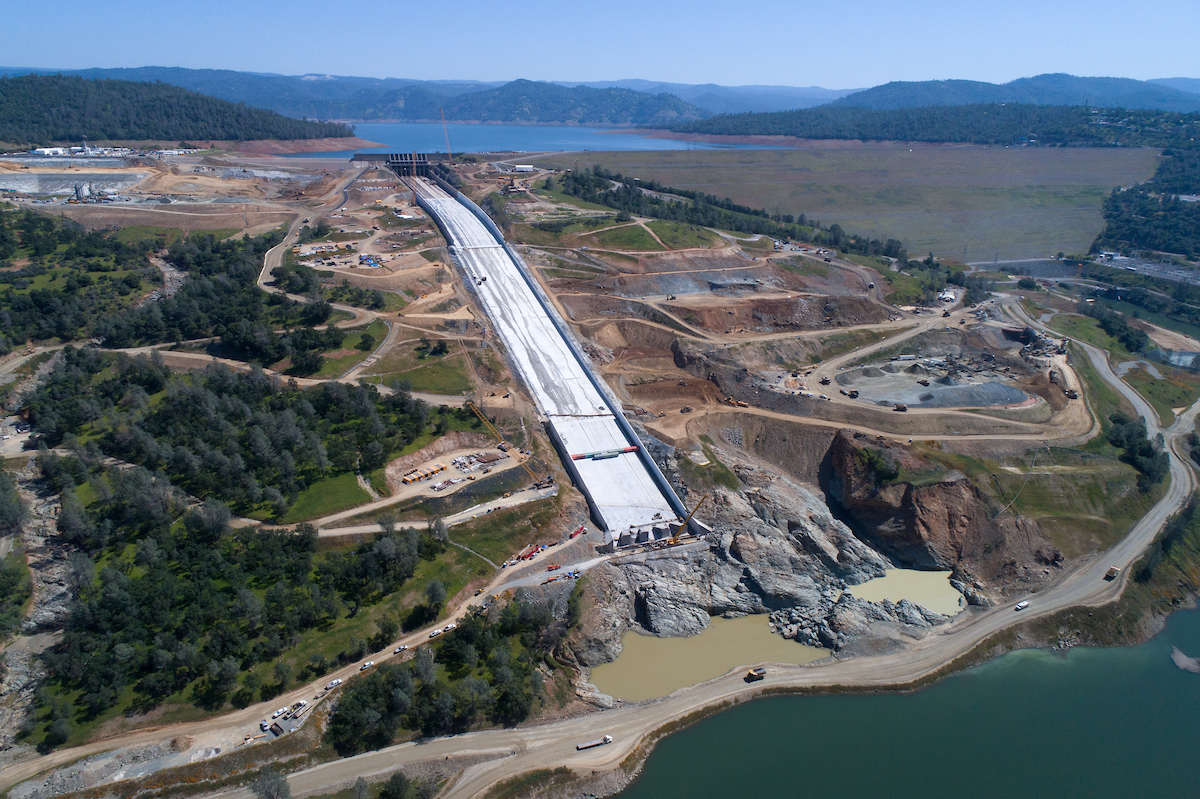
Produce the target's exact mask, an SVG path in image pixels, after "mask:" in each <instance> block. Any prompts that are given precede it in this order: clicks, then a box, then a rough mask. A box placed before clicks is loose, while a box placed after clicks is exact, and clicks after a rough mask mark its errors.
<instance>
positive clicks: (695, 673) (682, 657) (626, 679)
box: [589, 613, 829, 701]
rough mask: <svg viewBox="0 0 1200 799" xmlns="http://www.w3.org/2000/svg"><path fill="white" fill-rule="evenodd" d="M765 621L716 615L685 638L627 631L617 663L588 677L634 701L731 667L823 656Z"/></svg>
mask: <svg viewBox="0 0 1200 799" xmlns="http://www.w3.org/2000/svg"><path fill="white" fill-rule="evenodd" d="M769 621H770V620H769V619H768V618H767V615H766V614H765V613H763V614H759V615H755V616H743V617H742V618H740V619H722V618H720V617H716V618H713V619H711V620H709V624H708V626H707V627H705V628H704V631H703V632H701V633H700V634H699V635H693V636H692V637H690V638H658V637H656V636H653V635H641V634H639V633H634V632H627V633H625V636H624V637H623V638H622V639H621V646H622V649H621V654H620V655H618V656H617V659H616V660H614V661H613V662H611V663H603V664H601V665H599V666H597V667H596V668H594V669H592V673H591V677H590V678H589V679H590V680H591V683H592V685H595V686H596V687H597V688H599V689H600V690H601V691H603V692H604V693H606V694H609V695H610V696H616V697H619V698H621V699H627V700H630V701H640V700H642V699H657V698H658V697H660V696H666V695H667V694H669V693H671V692H672V691H674V690H675V689H676V688H683V687H686V686H688V685H695V684H696V683H701V682H704V681H705V680H711V679H713V678H714V677H720V676H721V675H722V674H725V673H727V672H728V671H729V670H730V669H733V668H735V667H737V666H749V665H753V664H755V663H811V662H812V661H814V660H817V659H819V658H822V657H824V656H825V655H827V654H829V653H828V652H827V651H826V650H824V649H818V648H817V647H815V646H805V645H804V644H798V643H796V642H795V641H789V640H788V639H786V638H783V637H782V636H779V635H776V634H775V633H773V632H771V629H770V627H769V626H768V624H769Z"/></svg>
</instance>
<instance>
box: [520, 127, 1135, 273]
mask: <svg viewBox="0 0 1200 799" xmlns="http://www.w3.org/2000/svg"><path fill="white" fill-rule="evenodd" d="M588 156H589V159H588V165H589V166H590V165H591V164H592V163H593V162H595V163H599V164H600V165H601V166H603V167H604V168H605V169H608V170H611V171H613V172H619V173H621V174H623V175H637V176H638V177H640V178H642V179H643V180H656V181H658V182H660V183H662V184H663V185H665V186H674V187H677V188H682V189H692V190H694V191H702V192H706V193H708V194H713V195H716V196H718V197H729V198H730V199H732V200H733V201H734V202H735V203H739V204H742V205H747V206H750V207H752V208H764V209H767V210H769V211H771V212H772V213H775V212H778V213H784V214H798V213H801V212H803V213H804V214H806V215H807V216H808V217H809V218H810V219H819V220H821V224H823V225H826V226H827V225H830V224H832V223H834V222H836V223H838V224H840V225H841V226H842V227H843V228H845V229H846V230H847V231H849V232H852V233H856V234H859V235H864V236H867V237H870V238H878V239H880V240H881V241H882V240H886V239H888V238H894V239H899V240H900V241H903V242H904V243H905V244H906V245H907V247H908V251H909V253H910V254H911V255H913V256H918V255H920V256H924V255H925V254H926V253H928V252H931V251H932V252H933V253H935V254H936V255H938V256H939V257H949V258H954V259H956V260H962V261H964V262H965V261H985V260H986V261H991V260H993V259H994V258H1000V259H1008V258H1040V257H1044V256H1045V254H1046V253H1050V252H1058V251H1059V250H1062V251H1064V252H1087V250H1088V248H1089V247H1090V246H1091V244H1092V241H1093V240H1095V238H1096V236H1097V234H1099V233H1100V231H1101V230H1102V229H1103V228H1104V220H1103V218H1102V216H1101V204H1102V203H1103V201H1104V198H1105V197H1106V196H1108V193H1109V192H1110V191H1111V190H1112V187H1113V186H1126V185H1130V184H1133V183H1138V182H1140V181H1143V180H1146V179H1147V178H1149V177H1150V176H1151V175H1152V174H1153V173H1154V169H1155V167H1156V166H1157V164H1158V153H1157V151H1156V150H1153V149H1150V148H1082V147H1072V148H1050V147H1027V148H1017V147H1013V148H994V147H956V148H936V147H925V148H914V149H913V150H912V151H910V150H909V148H907V147H904V148H895V149H882V148H878V147H872V146H854V147H847V148H846V149H844V150H798V149H781V150H727V151H726V150H721V151H704V152H703V153H699V154H698V152H697V151H687V150H677V151H643V152H597V153H589V154H588ZM533 160H534V161H535V162H536V163H539V164H543V165H546V166H556V167H563V168H572V167H573V166H574V164H573V160H574V157H573V156H554V155H550V156H545V157H542V158H535V159H533ZM583 165H584V164H583V160H582V159H580V166H581V167H582V166H583Z"/></svg>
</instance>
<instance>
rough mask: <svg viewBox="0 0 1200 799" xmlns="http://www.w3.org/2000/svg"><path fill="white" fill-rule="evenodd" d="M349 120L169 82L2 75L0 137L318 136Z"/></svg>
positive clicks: (340, 129)
mask: <svg viewBox="0 0 1200 799" xmlns="http://www.w3.org/2000/svg"><path fill="white" fill-rule="evenodd" d="M353 135H354V133H353V131H352V130H351V129H350V128H349V127H347V126H346V125H342V124H337V123H332V122H309V121H307V120H299V119H292V118H290V117H285V116H282V115H280V114H277V113H275V112H274V111H266V110H263V109H261V108H250V107H248V106H245V105H240V104H236V103H231V102H229V101H227V100H218V99H216V98H215V97H206V96H205V95H202V94H197V93H196V92H193V91H189V90H187V89H181V88H179V87H177V86H170V85H167V84H165V83H136V82H133V81H122V80H84V79H83V78H79V77H74V76H68V75H24V76H20V77H15V78H0V141H4V142H8V143H10V144H49V143H50V142H56V141H79V140H80V139H82V138H85V137H86V138H87V139H90V140H92V141H97V140H102V139H104V140H162V141H181V140H192V139H218V140H238V141H246V140H251V139H320V138H325V137H339V138H340V137H346V136H353Z"/></svg>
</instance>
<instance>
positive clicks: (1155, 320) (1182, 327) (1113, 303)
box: [1096, 297, 1200, 338]
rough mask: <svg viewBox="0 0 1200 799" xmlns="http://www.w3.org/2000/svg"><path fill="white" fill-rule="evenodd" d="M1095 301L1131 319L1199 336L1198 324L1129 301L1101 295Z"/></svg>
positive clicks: (1193, 336)
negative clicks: (1149, 309) (1110, 298)
mask: <svg viewBox="0 0 1200 799" xmlns="http://www.w3.org/2000/svg"><path fill="white" fill-rule="evenodd" d="M1096 302H1098V303H1101V304H1103V305H1106V306H1108V307H1109V308H1112V309H1113V310H1114V311H1120V312H1121V313H1123V314H1125V315H1126V316H1129V317H1131V318H1133V319H1142V320H1144V321H1147V322H1149V323H1150V324H1152V325H1158V326H1159V327H1161V328H1164V329H1166V330H1173V331H1175V332H1176V333H1182V334H1183V335H1185V336H1191V337H1192V338H1200V325H1193V324H1191V323H1189V322H1184V321H1182V320H1179V319H1174V318H1172V317H1170V316H1164V315H1163V314H1160V313H1157V312H1155V311H1148V310H1146V309H1145V308H1142V307H1141V306H1138V305H1134V304H1133V303H1131V302H1125V301H1123V300H1109V299H1105V298H1103V297H1097V298H1096Z"/></svg>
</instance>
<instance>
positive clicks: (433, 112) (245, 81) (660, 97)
mask: <svg viewBox="0 0 1200 799" xmlns="http://www.w3.org/2000/svg"><path fill="white" fill-rule="evenodd" d="M30 73H38V74H54V73H61V74H71V75H79V76H81V77H84V78H107V79H117V80H131V81H140V82H151V83H153V82H162V83H169V84H171V85H174V86H180V87H182V88H185V89H190V90H192V91H197V92H200V93H202V94H207V95H210V96H213V97H218V98H221V99H223V100H229V101H231V102H236V103H245V104H246V105H250V106H254V107H256V108H265V109H269V110H271V111H275V112H276V113H279V114H283V115H285V116H290V117H296V118H311V119H339V120H353V121H383V120H403V121H421V120H436V119H440V118H441V114H442V112H443V111H445V114H446V118H447V119H450V120H455V121H463V122H465V121H471V122H524V123H533V122H537V123H543V124H597V125H646V126H661V125H672V124H681V123H685V122H688V121H692V120H702V119H704V118H706V117H709V116H712V115H716V114H741V113H748V112H755V113H762V112H776V111H790V110H797V109H804V108H812V107H817V106H822V105H832V106H835V107H836V106H847V107H861V108H869V109H876V110H891V109H897V108H922V107H929V106H946V105H981V104H1001V103H1021V104H1025V105H1055V106H1071V105H1085V104H1087V105H1092V106H1095V107H1101V108H1112V107H1122V108H1130V109H1157V110H1163V111H1174V112H1189V111H1200V79H1195V78H1159V79H1156V80H1152V81H1138V80H1132V79H1129V78H1081V77H1076V76H1073V75H1065V74H1049V75H1037V76H1034V77H1032V78H1021V79H1019V80H1015V81H1011V82H1009V83H1005V84H995V83H986V82H983V81H969V80H946V81H918V82H893V83H886V84H883V85H881V86H876V87H874V88H870V89H862V90H857V89H825V88H822V87H819V86H808V87H798V86H774V85H747V86H722V85H718V84H712V83H708V84H690V83H669V82H663V81H651V80H642V79H625V80H610V81H576V82H571V81H553V82H538V81H527V80H518V81H508V82H505V81H470V80H413V79H407V78H363V77H353V76H344V75H324V74H308V75H277V74H272V73H259V72H237V71H234V70H222V69H185V68H182V67H137V68H130V69H124V68H122V69H84V70H53V69H31V68H19V67H0V76H2V75H18V74H30Z"/></svg>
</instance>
